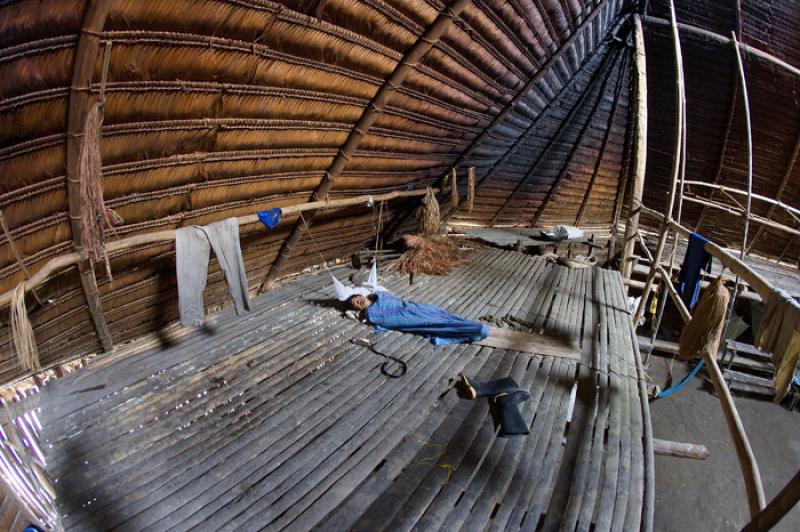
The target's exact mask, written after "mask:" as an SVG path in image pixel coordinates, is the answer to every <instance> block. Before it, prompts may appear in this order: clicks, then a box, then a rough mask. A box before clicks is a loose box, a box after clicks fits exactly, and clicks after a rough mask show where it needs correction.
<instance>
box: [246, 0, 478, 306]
mask: <svg viewBox="0 0 800 532" xmlns="http://www.w3.org/2000/svg"><path fill="white" fill-rule="evenodd" d="M470 2H471V0H453V1H452V2H450V4H449V5H448V6H447V7H445V8H444V9H443V10H442V11H441V12H440V13H439V16H437V17H436V19H435V20H434V21H433V23H431V25H430V26H429V27H428V29H427V30H425V32H424V33H423V34H422V35H421V36H420V37H419V38H418V39H417V42H416V43H414V45H413V46H412V47H411V49H409V51H408V52H407V53H406V54H405V56H403V58H402V59H401V60H400V61H399V62H398V63H397V66H396V67H395V69H394V71H393V72H392V74H391V75H390V76H389V77H388V78H387V79H386V81H385V82H384V83H383V85H382V86H381V88H380V89H378V92H377V93H376V94H375V96H374V97H373V98H372V100H371V101H370V103H369V105H368V106H367V108H366V109H365V110H364V112H363V113H362V115H361V118H359V120H358V123H357V124H356V125H355V126H354V127H353V129H352V131H351V132H350V135H348V137H347V140H346V141H345V143H344V144H343V145H342V147H341V148H339V153H338V154H337V155H336V157H335V158H334V160H333V162H332V163H331V165H330V167H329V168H328V170H327V171H326V172H325V176H324V177H323V178H322V181H321V182H320V184H319V186H318V187H317V189H316V190H315V191H314V193H313V194H312V195H311V198H310V199H309V201H318V200H324V199H325V198H327V197H328V193H329V192H330V190H331V188H333V184H334V182H335V181H336V179H337V178H338V177H339V176H340V175H341V173H342V171H343V170H344V167H345V165H346V164H347V162H348V161H349V160H350V158H351V157H352V156H353V153H354V152H355V150H356V149H357V148H358V146H359V145H360V144H361V141H362V140H363V139H364V137H365V136H366V135H367V132H368V131H369V129H370V128H371V127H372V125H373V124H374V123H375V121H376V120H377V119H378V116H379V115H380V114H381V113H382V112H383V110H384V107H385V106H386V104H387V103H388V102H389V100H390V99H391V97H392V96H393V95H394V92H395V91H396V90H397V88H398V87H400V85H402V84H403V82H404V81H405V80H406V77H408V75H409V74H410V73H411V71H412V70H413V69H414V68H415V67H416V66H417V63H418V62H419V61H420V60H421V59H422V57H423V56H424V55H425V54H427V53H428V52H429V51H430V49H431V48H433V46H434V45H435V44H436V43H437V42H438V41H439V39H440V38H441V37H442V35H443V34H444V33H445V32H446V31H447V30H448V29H449V28H450V26H452V25H453V23H454V22H455V20H456V18H457V17H458V16H459V14H460V13H461V11H462V10H463V9H464V8H465V7H466V6H467V5H468V4H469V3H470ZM315 215H316V213H315V211H309V212H308V214H307V215H306V216H305V221H304V223H301V222H300V221H298V222H297V223H295V226H294V228H293V229H292V232H291V233H290V235H289V237H288V238H287V239H286V240H285V241H284V243H283V246H282V247H281V250H280V252H279V253H278V256H277V257H276V258H275V261H274V262H273V263H272V266H271V267H270V269H269V271H268V272H267V274H266V275H265V276H264V280H263V281H262V282H261V286H260V287H259V292H263V291H264V290H266V289H267V288H269V287H270V286H271V284H272V281H274V280H275V279H276V278H277V277H278V275H280V273H281V271H282V270H283V267H284V265H285V263H286V261H287V260H288V258H289V255H290V254H291V252H292V250H293V249H294V248H295V246H297V244H298V242H300V239H301V238H302V237H303V233H304V232H305V230H306V228H308V227H310V225H311V223H312V222H313V220H314V217H315Z"/></svg>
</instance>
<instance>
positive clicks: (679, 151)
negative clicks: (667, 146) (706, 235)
mask: <svg viewBox="0 0 800 532" xmlns="http://www.w3.org/2000/svg"><path fill="white" fill-rule="evenodd" d="M669 15H670V23H671V27H672V41H673V45H674V48H675V151H674V155H673V157H672V186H671V187H670V192H669V196H668V197H667V208H666V212H665V215H666V223H665V224H664V227H663V230H662V231H661V237H660V238H659V239H658V246H656V252H655V256H654V258H653V259H654V260H653V264H651V266H650V273H649V274H648V275H647V280H646V281H645V283H644V288H643V289H642V298H641V300H640V301H639V306H638V308H637V309H636V312H635V313H634V316H633V323H634V324H636V323H639V319H640V318H641V317H642V315H643V314H644V309H645V308H646V306H647V299H648V298H649V297H650V291H651V290H652V289H653V282H654V281H655V278H656V265H658V264H660V262H661V256H662V255H663V254H664V246H665V244H666V242H667V236H668V235H669V222H671V221H672V209H673V207H674V206H675V188H676V187H677V185H678V178H679V174H680V170H681V164H682V163H681V162H682V159H683V156H684V153H683V144H684V142H683V141H684V136H683V124H684V116H683V113H684V110H685V109H686V106H685V105H684V94H685V93H684V89H683V83H684V82H683V53H682V52H681V39H680V36H679V35H678V21H677V19H676V17H675V3H674V2H673V1H672V0H670V2H669Z"/></svg>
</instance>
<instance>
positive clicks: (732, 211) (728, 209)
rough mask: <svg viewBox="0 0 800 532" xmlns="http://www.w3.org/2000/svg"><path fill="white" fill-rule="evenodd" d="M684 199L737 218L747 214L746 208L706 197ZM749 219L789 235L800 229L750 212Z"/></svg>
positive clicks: (687, 197) (799, 231)
mask: <svg viewBox="0 0 800 532" xmlns="http://www.w3.org/2000/svg"><path fill="white" fill-rule="evenodd" d="M684 200H685V201H688V202H690V203H696V204H698V205H703V206H705V207H710V208H713V209H716V210H718V211H722V212H727V213H728V214H732V215H733V216H736V217H737V218H740V217H743V216H746V215H747V210H746V209H741V208H734V207H730V206H728V205H725V204H722V203H718V202H716V201H711V200H706V199H702V198H698V197H695V196H686V197H685V198H684ZM750 220H751V221H753V222H756V223H758V224H760V225H761V226H762V227H771V228H772V229H775V230H778V231H783V232H785V233H789V234H791V235H800V230H798V229H794V228H792V227H789V226H788V225H784V224H782V223H778V222H773V221H772V220H768V219H767V218H764V217H763V216H758V215H757V214H750Z"/></svg>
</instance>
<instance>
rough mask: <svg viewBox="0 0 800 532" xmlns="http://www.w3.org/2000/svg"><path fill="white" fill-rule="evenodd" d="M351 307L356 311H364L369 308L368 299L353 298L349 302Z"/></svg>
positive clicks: (363, 297)
mask: <svg viewBox="0 0 800 532" xmlns="http://www.w3.org/2000/svg"><path fill="white" fill-rule="evenodd" d="M350 303H351V304H352V305H353V308H354V309H356V310H359V311H360V310H364V309H365V308H367V307H368V306H369V303H370V301H369V298H367V297H365V296H353V299H352V300H351V302H350Z"/></svg>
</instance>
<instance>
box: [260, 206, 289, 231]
mask: <svg viewBox="0 0 800 532" xmlns="http://www.w3.org/2000/svg"><path fill="white" fill-rule="evenodd" d="M256 215H257V216H258V219H259V220H261V223H262V224H264V225H265V226H266V227H267V228H268V229H275V226H276V225H278V222H280V221H281V217H282V216H283V213H282V212H281V210H280V209H270V210H268V211H258V212H257V213H256Z"/></svg>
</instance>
